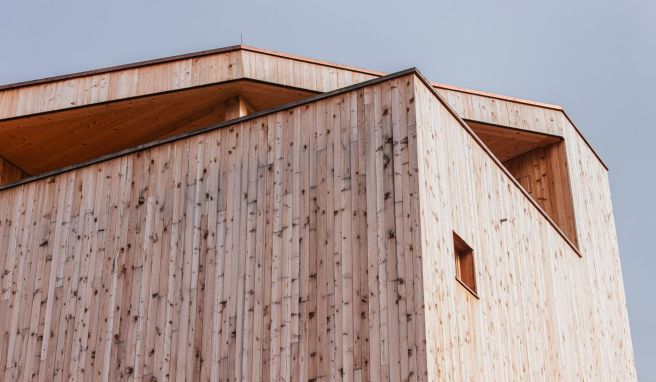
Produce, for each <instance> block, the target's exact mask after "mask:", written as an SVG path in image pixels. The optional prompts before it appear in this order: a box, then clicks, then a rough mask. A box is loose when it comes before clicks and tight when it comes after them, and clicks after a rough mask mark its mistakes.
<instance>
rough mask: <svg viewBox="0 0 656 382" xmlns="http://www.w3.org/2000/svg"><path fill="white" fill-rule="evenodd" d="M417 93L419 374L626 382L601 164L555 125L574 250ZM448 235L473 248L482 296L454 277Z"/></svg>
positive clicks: (420, 89)
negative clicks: (562, 149)
mask: <svg viewBox="0 0 656 382" xmlns="http://www.w3.org/2000/svg"><path fill="white" fill-rule="evenodd" d="M416 89H417V90H416V92H417V101H416V103H417V134H418V137H417V146H418V155H419V158H421V160H420V162H419V164H420V165H419V173H418V174H419V195H420V205H421V214H420V219H421V224H420V225H421V228H422V235H421V236H422V259H423V262H424V264H423V267H422V270H423V279H424V283H423V285H424V300H425V303H426V322H427V325H426V339H427V341H428V343H427V352H428V370H429V372H428V374H429V375H431V376H435V377H434V378H435V379H436V380H473V381H505V380H521V381H526V380H547V381H552V380H563V381H574V380H577V381H578V380H591V381H615V380H623V381H624V380H635V378H636V376H635V367H634V364H633V352H632V347H631V337H630V333H629V326H628V318H627V313H626V307H625V299H624V293H623V285H622V276H621V270H620V262H619V254H618V249H617V239H616V236H615V228H614V224H613V218H612V208H611V205H610V195H609V188H608V181H607V178H606V170H605V168H604V167H603V166H602V165H601V163H600V162H599V161H597V159H596V158H595V157H594V155H593V154H592V153H591V152H590V150H589V149H588V148H587V147H585V146H584V144H583V143H581V142H578V141H577V138H578V137H577V136H576V135H575V132H572V131H570V130H564V131H563V133H564V134H565V135H566V139H565V141H566V142H567V143H568V145H569V146H568V153H569V156H570V159H569V165H570V166H571V167H570V174H571V177H572V184H573V195H574V205H575V206H576V207H575V213H576V221H577V223H578V224H577V228H578V238H579V247H580V251H581V253H582V257H578V256H577V255H576V252H575V251H574V250H573V248H572V247H570V246H569V245H568V244H567V243H566V242H565V241H564V240H563V238H562V237H560V236H559V235H557V234H556V233H555V231H554V229H553V227H552V226H550V225H549V224H548V223H547V221H546V219H545V218H544V217H543V216H540V214H539V213H538V210H537V209H536V208H532V206H530V205H529V203H528V199H527V198H526V196H525V195H523V194H522V193H521V192H520V189H519V188H518V186H517V185H516V184H514V183H512V182H511V181H510V178H509V177H508V176H507V175H506V174H504V173H503V172H502V170H501V168H500V167H499V166H497V165H495V164H493V163H492V162H491V160H490V157H489V156H488V154H487V153H485V152H484V150H483V149H482V147H481V146H480V145H478V144H477V143H476V142H475V141H474V139H473V137H472V136H471V135H470V134H468V133H467V132H466V131H465V130H464V129H463V128H462V126H461V125H460V124H459V122H458V121H457V120H456V118H454V116H453V115H452V114H450V113H449V112H448V111H447V109H446V108H445V107H444V105H442V104H441V103H440V102H438V100H437V99H436V98H435V97H434V96H433V94H431V93H430V92H429V90H428V89H427V88H426V87H425V86H423V85H419V86H417V88H416ZM469 116H471V114H470V115H469ZM570 142H572V143H570ZM453 231H456V232H457V233H458V234H459V235H460V236H461V237H463V239H465V240H466V241H467V243H468V244H470V245H471V246H472V247H473V248H474V253H475V261H476V272H477V288H478V290H477V292H478V296H479V297H480V300H477V299H476V298H474V297H473V296H472V295H471V294H470V293H469V292H467V291H466V290H465V289H464V288H462V287H461V286H460V285H458V284H457V283H456V282H454V278H455V269H454V266H453V259H452V257H450V256H449V251H450V249H451V247H452V246H453V242H452V241H453V239H452V232H453ZM428 323H431V324H430V325H429V324H428Z"/></svg>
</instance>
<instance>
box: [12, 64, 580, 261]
mask: <svg viewBox="0 0 656 382" xmlns="http://www.w3.org/2000/svg"><path fill="white" fill-rule="evenodd" d="M406 75H415V76H417V78H419V80H420V81H421V82H422V83H423V84H424V85H425V86H426V87H427V88H428V89H429V91H430V92H431V93H432V94H433V95H434V96H435V97H436V98H437V99H438V101H439V102H440V103H441V104H442V105H443V106H444V107H445V108H446V109H447V111H448V112H449V113H450V114H451V115H453V117H454V118H456V120H457V121H458V123H459V124H460V125H461V126H462V127H463V128H464V129H465V131H466V132H467V133H469V134H470V135H471V136H472V137H473V139H474V140H475V141H476V142H477V143H478V144H479V145H480V146H481V148H482V149H483V150H484V151H485V152H486V153H487V155H488V156H489V157H490V159H491V160H492V161H493V162H494V163H495V164H496V165H497V166H498V167H499V168H500V169H501V171H502V172H503V173H504V174H506V176H507V177H508V179H509V180H510V182H511V183H513V184H514V185H515V186H516V187H517V188H518V189H519V190H520V192H521V193H522V194H524V196H526V198H527V199H528V200H529V202H530V203H531V204H533V206H535V208H537V210H538V212H539V213H540V214H541V215H542V216H544V217H545V219H547V221H548V222H549V224H550V225H551V226H553V227H554V228H555V230H556V232H557V233H558V234H559V235H560V236H561V237H562V238H563V239H564V240H565V241H566V242H567V244H569V246H570V247H571V248H572V249H573V250H574V252H575V253H576V254H577V255H578V256H579V257H581V253H580V251H579V250H578V248H577V247H576V245H574V243H572V241H571V240H569V238H568V237H567V236H566V235H565V233H564V232H563V231H562V230H561V229H560V228H559V227H558V225H557V224H556V223H555V222H554V221H553V220H552V219H551V218H550V217H549V215H548V214H547V213H546V212H545V211H544V210H543V209H542V207H540V205H539V204H538V203H537V202H536V201H535V200H534V199H533V198H532V197H531V196H530V195H529V194H528V192H526V191H525V190H524V188H523V187H522V186H521V185H520V184H519V182H518V181H517V180H516V179H515V178H514V177H513V176H512V174H511V173H510V172H509V171H508V170H507V169H506V168H505V167H504V166H503V164H502V163H501V162H500V161H499V159H498V158H497V157H496V156H494V154H493V153H492V151H491V150H490V149H489V148H488V147H487V146H486V145H485V143H483V141H482V140H481V139H480V138H479V137H478V136H477V135H476V133H474V131H473V130H472V129H471V128H470V127H469V125H467V123H466V122H465V121H464V120H463V119H462V118H461V117H460V116H459V115H458V113H456V112H455V110H453V108H451V106H450V105H449V104H448V102H446V100H445V99H444V98H443V97H442V96H441V95H440V94H439V93H438V92H437V90H435V87H433V85H432V84H431V82H430V81H428V80H427V79H426V77H424V75H423V74H422V73H421V72H420V71H419V70H418V69H417V68H415V67H412V68H409V69H405V70H402V71H399V72H395V73H392V74H388V75H385V76H381V77H378V78H374V79H371V80H368V81H364V82H360V83H357V84H353V85H350V86H346V87H343V88H339V89H336V90H333V91H330V92H326V93H320V94H317V95H314V96H311V97H308V98H304V99H302V100H298V101H295V102H291V103H288V104H286V105H282V106H279V107H276V108H273V109H268V110H262V111H259V112H255V113H253V114H249V115H247V116H244V117H240V118H236V119H233V120H230V121H226V122H221V123H217V124H213V125H210V126H207V127H205V128H201V129H198V130H194V131H190V132H186V133H182V134H179V135H176V136H173V137H169V138H165V139H161V140H157V141H153V142H149V143H145V144H143V145H139V146H135V147H131V148H128V149H125V150H121V151H118V152H115V153H111V154H107V155H104V156H101V157H98V158H94V159H91V160H88V161H85V162H82V163H78V164H74V165H71V166H67V167H63V168H60V169H57V170H53V171H49V172H46V173H43V174H39V175H35V176H31V177H28V178H25V179H21V180H19V181H16V182H13V183H9V184H5V185H0V192H2V191H5V190H8V189H12V188H15V187H18V186H21V185H24V184H28V183H32V182H35V181H38V180H42V179H47V178H50V177H52V176H56V175H60V174H63V173H66V172H70V171H73V170H78V169H81V168H84V167H87V166H91V165H94V164H98V163H102V162H106V161H109V160H111V159H116V158H119V157H122V156H125V155H129V154H134V153H137V152H141V151H144V150H147V149H150V148H153V147H157V146H161V145H164V144H167V143H171V142H176V141H179V140H183V139H186V138H190V137H193V136H196V135H200V134H204V133H207V132H210V131H214V130H218V129H220V128H224V127H227V126H232V125H236V124H239V123H242V122H246V121H250V120H253V119H256V118H260V117H263V116H266V115H270V114H274V113H277V112H280V111H284V110H288V109H291V108H294V107H298V106H302V105H305V104H309V103H312V102H316V101H319V100H323V99H326V98H330V97H334V96H336V95H340V94H344V93H348V92H351V91H354V90H358V89H361V88H364V87H368V86H372V85H376V84H379V83H382V82H386V81H389V80H392V79H395V78H399V77H403V76H406Z"/></svg>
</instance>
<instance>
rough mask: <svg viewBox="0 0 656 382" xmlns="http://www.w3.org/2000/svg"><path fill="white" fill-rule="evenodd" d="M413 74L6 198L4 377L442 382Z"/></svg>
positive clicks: (2, 218) (0, 356)
mask: <svg viewBox="0 0 656 382" xmlns="http://www.w3.org/2000/svg"><path fill="white" fill-rule="evenodd" d="M413 86H414V83H413V77H412V76H405V77H400V78H397V79H393V80H390V81H386V82H382V83H379V84H377V85H375V86H369V87H365V88H361V89H359V90H357V91H352V92H349V93H345V94H341V95H338V96H334V97H331V98H326V99H323V100H320V101H317V102H314V103H310V104H306V105H302V106H299V107H296V108H293V109H290V110H284V111H280V112H277V113H274V114H270V115H267V116H263V117H259V118H257V119H252V120H248V121H245V122H242V123H239V124H236V125H231V126H229V127H226V128H223V129H219V130H214V131H212V132H208V133H205V134H202V135H198V136H195V137H191V138H187V139H184V140H180V141H176V142H173V143H170V144H166V145H161V146H157V147H154V148H151V149H148V150H145V151H142V152H138V153H134V154H130V155H126V156H122V157H119V158H116V159H112V160H109V161H105V162H102V163H99V164H94V165H91V166H87V167H84V168H81V169H78V170H75V171H70V172H66V173H63V174H60V175H57V176H54V177H51V178H47V179H42V180H38V181H34V182H30V183H27V184H24V185H21V186H18V187H15V188H12V189H8V190H4V191H2V192H1V193H0V224H1V225H0V254H1V255H2V256H0V270H1V271H2V276H1V281H2V293H1V296H0V315H2V319H1V320H0V329H1V330H0V344H2V346H1V347H0V375H1V376H2V377H3V379H4V380H8V381H9V380H18V379H23V378H28V379H29V378H32V379H39V380H51V379H54V380H58V381H65V380H69V379H85V380H86V379H94V380H95V379H108V380H117V379H142V380H151V379H152V378H154V379H156V380H169V379H171V380H172V379H176V380H183V379H186V380H192V379H193V380H198V379H200V380H205V379H208V378H210V379H219V380H228V379H230V380H233V379H243V380H279V379H284V380H308V379H323V378H325V379H327V378H331V379H332V378H336V379H344V380H388V379H389V380H406V379H420V380H421V379H425V378H426V368H425V357H426V355H425V354H426V353H425V350H424V344H425V339H424V319H423V300H422V292H423V290H422V284H421V257H420V256H419V252H418V251H419V249H420V240H419V236H418V235H419V229H418V224H419V222H418V220H417V218H416V217H417V216H418V214H417V211H418V205H417V200H418V199H417V197H416V195H417V181H416V180H415V179H416V178H415V176H416V172H415V169H416V165H417V163H416V162H417V161H416V158H417V157H416V149H415V148H414V146H413V145H414V142H415V139H414V133H413V131H414V130H413V129H414V113H415V109H414V105H413V99H414V98H413V97H414V90H413V89H414V88H413Z"/></svg>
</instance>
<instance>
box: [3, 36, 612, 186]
mask: <svg viewBox="0 0 656 382" xmlns="http://www.w3.org/2000/svg"><path fill="white" fill-rule="evenodd" d="M238 50H244V51H251V52H256V53H262V54H268V55H271V56H276V57H283V58H288V59H291V60H297V61H302V62H308V63H313V64H318V65H324V66H329V67H333V68H338V69H345V70H350V71H354V72H358V73H363V74H369V75H373V76H379V77H385V76H388V75H390V74H386V73H383V72H378V71H374V70H369V69H364V68H359V67H355V66H348V65H342V64H337V63H334V62H329V61H322V60H316V59H312V58H308V57H303V56H297V55H293V54H288V53H282V52H278V51H273V50H268V49H263V48H257V47H254V46H249V45H243V44H239V45H231V46H226V47H223V48H217V49H209V50H202V51H198V52H192V53H185V54H179V55H174V56H168V57H163V58H158V59H153V60H145V61H138V62H134V63H130V64H124V65H117V66H110V67H106V68H100V69H93V70H87V71H81V72H77V73H71V74H64V75H59V76H53V77H45V78H41V79H36V80H29V81H23V82H16V83H13V84H6V85H0V91H3V90H9V89H16V88H20V87H26V86H32V85H39V84H44V83H48V82H54V81H62V80H67V79H72V78H77V77H84V76H92V75H97V74H104V73H111V72H116V71H119V70H125V69H133V68H138V67H142V66H147V65H155V64H161V63H165V62H171V61H176V60H184V59H188V58H196V57H202V56H208V55H212V54H217V53H227V52H233V51H238ZM397 73H398V72H397ZM392 74H394V73H392ZM422 77H423V78H424V79H425V77H424V76H423V75H422ZM426 81H427V83H428V86H431V87H433V88H435V87H437V88H440V89H446V90H453V91H458V92H462V93H467V94H473V95H479V96H483V97H488V98H494V99H499V100H503V101H509V102H515V103H521V104H525V105H530V106H536V107H542V108H547V109H553V110H558V111H561V112H562V113H563V114H564V116H565V118H566V119H567V120H568V121H569V122H570V124H571V125H572V126H573V127H574V129H575V130H576V132H577V133H578V135H579V137H581V139H582V140H583V142H584V143H585V144H586V145H587V146H588V148H590V150H591V151H592V153H593V154H594V155H595V157H597V159H598V160H599V162H600V163H601V165H602V166H603V167H604V168H605V169H606V170H608V165H607V164H606V163H605V162H604V160H603V159H602V158H601V156H600V155H599V154H598V153H597V151H595V149H594V148H593V147H592V145H591V144H590V142H588V140H587V139H586V138H585V136H584V135H583V134H582V133H581V131H580V130H579V129H578V128H577V127H576V125H575V124H574V122H573V120H572V119H571V118H570V117H569V116H568V115H567V113H566V112H565V110H564V108H563V107H562V106H558V105H552V104H548V103H542V102H537V101H530V100H526V99H522V98H515V97H511V96H504V95H500V94H495V93H488V92H484V91H479V90H472V89H466V88H461V87H457V86H451V85H445V84H440V83H437V82H430V81H428V80H426ZM0 190H1V188H0Z"/></svg>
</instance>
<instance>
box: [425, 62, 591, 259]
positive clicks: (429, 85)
mask: <svg viewBox="0 0 656 382" xmlns="http://www.w3.org/2000/svg"><path fill="white" fill-rule="evenodd" d="M415 75H416V76H417V77H418V78H419V80H420V81H421V82H422V83H423V84H424V85H425V86H426V87H427V88H428V89H429V91H430V92H431V93H432V94H433V95H434V96H435V97H436V98H437V99H438V101H439V102H440V103H441V104H442V106H444V108H446V110H447V111H448V112H449V113H450V114H451V115H452V116H453V117H454V118H455V119H456V120H457V121H458V123H459V124H460V126H462V128H464V129H465V131H466V132H467V133H469V135H470V136H471V137H472V138H473V139H474V141H476V143H478V145H479V146H480V147H481V148H482V149H483V151H485V153H486V154H487V155H488V157H490V159H491V160H492V162H494V164H496V165H497V167H498V168H499V169H500V170H501V171H502V172H503V173H504V174H506V176H507V178H508V179H509V180H510V182H511V183H512V184H514V185H515V186H516V187H517V188H518V189H519V191H520V192H521V193H522V194H524V196H526V198H527V199H528V200H529V202H530V203H531V204H533V206H534V207H535V208H537V210H538V212H539V213H540V214H541V215H542V216H544V218H545V219H547V222H549V224H550V225H551V226H552V227H553V228H554V229H555V230H556V232H558V234H559V235H560V236H561V237H562V238H563V239H564V240H565V242H566V243H567V244H568V245H569V246H570V247H571V248H572V250H574V252H575V253H576V254H577V255H578V256H579V257H583V256H582V255H581V252H580V251H579V249H578V248H577V246H576V245H575V244H574V243H573V242H572V241H571V240H570V239H569V238H568V237H567V235H565V232H563V231H562V230H561V229H560V227H559V226H558V225H557V224H556V222H555V221H554V220H553V219H551V217H550V216H549V214H547V212H546V211H545V210H544V209H543V208H542V207H541V206H540V204H539V203H538V202H537V201H535V199H533V197H532V196H531V195H530V194H529V193H528V192H527V191H526V190H525V189H524V187H522V185H521V184H519V182H518V181H517V179H515V177H514V176H513V175H512V174H511V173H510V171H508V169H507V168H506V166H504V165H503V163H501V161H500V160H499V158H497V157H496V156H495V155H494V153H492V150H490V149H489V148H488V147H487V145H486V144H485V143H484V142H483V140H482V139H481V138H479V137H478V135H476V133H475V132H474V130H472V128H471V127H469V125H467V122H465V120H464V119H462V118H461V117H460V116H459V115H458V113H457V112H456V111H455V110H454V109H453V108H452V107H451V105H449V103H448V102H447V101H446V100H445V99H444V97H442V95H441V94H440V93H438V91H437V90H435V87H434V86H433V84H432V83H431V82H430V81H429V80H428V79H427V78H426V77H424V75H423V74H422V73H421V72H420V71H419V70H415Z"/></svg>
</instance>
